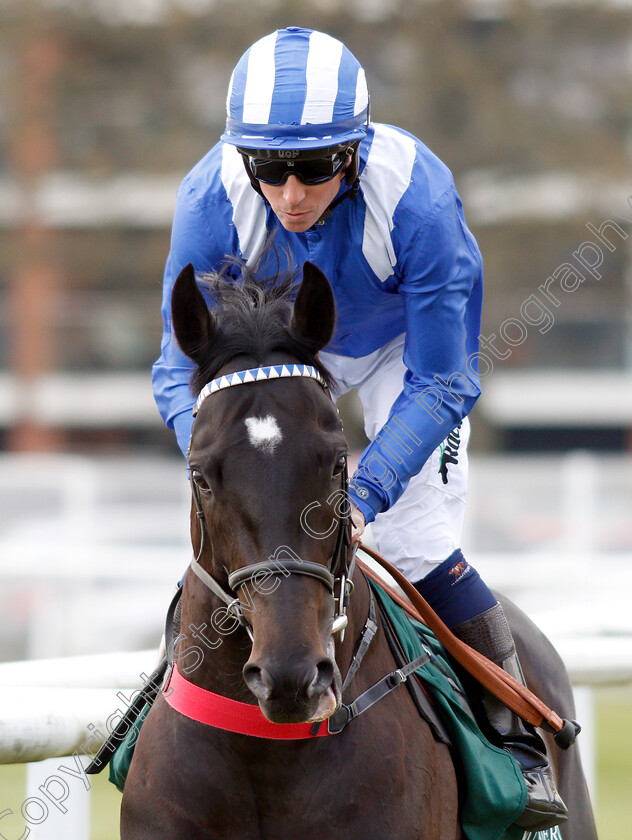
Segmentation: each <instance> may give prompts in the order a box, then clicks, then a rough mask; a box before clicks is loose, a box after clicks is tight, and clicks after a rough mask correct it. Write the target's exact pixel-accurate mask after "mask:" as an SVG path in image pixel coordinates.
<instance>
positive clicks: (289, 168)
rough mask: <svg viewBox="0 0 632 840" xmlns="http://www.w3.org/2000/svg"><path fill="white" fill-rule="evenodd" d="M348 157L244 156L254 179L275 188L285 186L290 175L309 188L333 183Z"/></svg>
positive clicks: (342, 155)
mask: <svg viewBox="0 0 632 840" xmlns="http://www.w3.org/2000/svg"><path fill="white" fill-rule="evenodd" d="M347 157H348V153H347V152H346V151H344V152H336V153H335V154H332V155H327V156H325V157H318V158H312V159H311V160H310V159H307V160H305V159H301V158H294V159H293V160H287V159H282V160H269V159H268V158H257V157H250V155H244V159H245V161H246V163H247V166H248V168H249V169H250V172H251V173H252V176H253V178H256V179H257V181H263V183H264V184H270V186H273V187H278V186H280V185H281V184H284V183H285V182H286V181H287V179H288V178H289V177H290V175H296V177H297V178H298V179H299V180H301V181H302V182H303V183H304V184H307V185H308V186H314V185H315V184H324V183H325V182H326V181H331V179H332V178H335V176H336V175H337V174H338V173H339V172H341V171H342V169H343V167H344V165H345V163H346V160H347Z"/></svg>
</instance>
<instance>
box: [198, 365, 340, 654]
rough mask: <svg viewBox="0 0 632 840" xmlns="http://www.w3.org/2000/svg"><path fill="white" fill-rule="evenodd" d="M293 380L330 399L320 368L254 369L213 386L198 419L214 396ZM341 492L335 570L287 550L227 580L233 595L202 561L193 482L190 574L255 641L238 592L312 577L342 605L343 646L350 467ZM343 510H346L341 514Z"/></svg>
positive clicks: (336, 623) (335, 628)
mask: <svg viewBox="0 0 632 840" xmlns="http://www.w3.org/2000/svg"><path fill="white" fill-rule="evenodd" d="M289 377H301V378H307V379H315V380H316V381H317V382H318V383H319V384H320V385H321V386H322V388H323V390H324V391H325V393H326V394H327V395H328V396H330V394H329V391H328V389H327V385H326V383H325V381H324V380H323V378H322V376H321V375H320V373H319V372H318V370H317V368H315V367H314V366H313V365H303V364H285V365H266V366H264V367H258V368H249V369H248V370H239V371H235V372H234V373H229V374H226V375H225V376H221V377H218V378H217V379H213V380H212V381H211V382H209V383H208V384H207V385H205V387H204V388H203V389H202V391H201V392H200V395H199V397H198V399H197V403H196V405H195V409H194V411H193V416H194V417H196V416H197V414H198V411H199V409H200V406H201V405H202V403H203V402H204V400H205V399H207V398H208V397H209V396H210V395H211V394H215V393H217V392H218V391H220V390H224V389H225V388H230V387H233V386H235V385H246V384H248V383H251V382H261V381H263V380H269V379H284V378H289ZM340 475H341V478H340V480H341V491H342V493H343V499H344V502H343V504H342V505H339V506H337V512H338V515H339V519H338V532H337V535H336V544H335V547H334V551H333V554H332V557H331V563H330V568H329V569H328V568H326V567H325V566H322V565H321V564H320V563H314V562H312V561H309V560H302V559H301V558H300V557H298V555H296V554H294V552H292V551H291V550H290V549H287V548H286V547H282V548H283V549H285V553H289V554H291V555H292V556H291V557H290V558H285V557H278V556H277V554H279V553H281V552H280V551H279V552H275V555H274V556H272V557H270V558H269V559H268V560H263V561H261V562H259V563H253V564H251V565H249V566H245V567H244V568H242V569H237V570H236V571H234V572H231V573H229V574H228V587H229V589H230V592H229V591H227V590H226V589H224V587H223V586H222V585H221V584H220V583H218V581H217V580H216V579H215V578H214V577H213V576H212V575H211V574H209V572H207V571H206V569H204V568H203V567H202V565H201V564H200V558H201V557H202V553H203V551H204V544H205V537H206V535H207V527H206V520H205V515H204V510H203V507H202V500H201V498H200V489H199V487H198V486H197V484H196V482H195V480H194V479H193V478H191V488H192V494H193V500H194V502H195V508H196V516H197V519H198V521H199V523H200V545H199V549H198V553H197V557H195V558H194V559H193V560H191V570H192V571H193V572H194V574H195V575H197V577H198V578H199V579H200V580H201V581H202V583H204V584H205V586H207V588H208V589H210V590H211V591H212V592H213V593H214V594H215V595H216V596H217V597H218V598H220V600H222V601H223V602H224V603H225V604H226V606H227V611H228V612H229V613H230V614H231V615H233V616H234V617H235V619H236V620H237V621H238V622H239V624H240V625H241V626H242V627H244V628H245V630H246V632H247V633H248V635H249V636H250V639H251V640H252V638H253V635H252V628H251V625H250V622H249V621H248V619H247V617H246V615H245V614H244V610H243V607H242V603H241V601H240V598H239V594H238V590H239V589H240V588H241V587H243V586H247V585H248V584H251V583H252V582H253V581H255V580H257V579H260V577H262V576H263V577H267V576H268V575H283V576H286V577H287V576H288V575H305V576H307V577H311V578H315V579H316V580H318V581H319V582H320V583H322V584H323V586H325V587H326V588H327V590H328V591H329V593H330V594H331V596H332V597H333V598H334V600H335V601H336V602H337V611H336V615H335V616H334V619H333V623H332V628H331V633H332V635H334V634H336V633H338V634H339V639H340V641H341V642H342V640H343V639H344V631H345V628H346V626H347V623H348V618H347V606H348V603H349V597H350V595H351V592H352V591H353V582H352V580H351V577H352V575H353V569H354V566H355V551H350V550H349V547H350V545H351V539H350V507H349V500H348V496H347V482H348V474H347V464H346V460H345V465H344V468H343V470H342V471H341V474H340ZM340 508H342V509H340ZM336 585H337V588H338V597H337V598H336V597H335V590H336Z"/></svg>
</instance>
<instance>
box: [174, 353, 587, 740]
mask: <svg viewBox="0 0 632 840" xmlns="http://www.w3.org/2000/svg"><path fill="white" fill-rule="evenodd" d="M286 377H302V378H309V379H315V380H316V381H317V382H319V384H320V385H321V386H322V387H323V389H324V390H325V393H327V394H328V390H327V386H326V384H325V382H324V381H323V379H322V377H321V376H320V374H319V373H318V370H317V369H316V368H315V367H314V366H311V365H303V364H287V365H270V366H266V367H259V368H251V369H248V370H242V371H236V372H235V373H232V374H227V375H225V376H222V377H219V378H217V379H214V380H212V381H211V382H209V383H208V385H206V386H205V387H204V389H203V390H202V391H201V392H200V395H199V397H198V400H197V404H196V406H195V409H194V412H193V413H194V416H196V415H197V413H198V411H199V408H200V406H201V404H202V403H203V402H204V400H205V399H206V398H207V397H208V396H210V395H211V394H214V393H216V392H217V391H219V390H223V389H224V388H229V387H232V386H235V385H243V384H247V383H249V382H259V381H262V380H266V379H277V378H286ZM347 480H348V476H347V466H346V462H345V467H344V469H343V471H342V473H341V489H342V491H343V493H344V496H345V501H346V504H345V505H344V509H343V511H342V512H341V513H340V518H339V522H338V534H337V537H336V545H335V548H334V552H333V555H332V559H331V563H330V567H331V571H330V570H329V569H327V568H326V567H325V566H322V565H320V564H319V563H313V562H311V561H303V560H301V559H300V558H299V557H298V556H296V555H295V556H294V557H293V558H291V559H287V558H279V557H277V556H276V553H275V556H274V557H271V558H269V559H268V560H267V561H262V562H260V563H254V564H252V565H250V566H246V567H244V568H242V569H237V570H236V571H234V572H231V573H229V574H228V586H229V588H230V590H231V591H230V592H228V591H226V590H225V589H224V588H223V587H222V586H221V585H220V584H219V583H218V582H217V581H216V580H215V578H214V577H213V576H212V575H211V574H209V573H208V572H207V571H206V569H204V568H203V567H202V566H201V564H200V562H199V561H200V558H201V556H202V553H203V550H204V540H205V535H206V531H207V528H206V523H205V516H204V510H203V508H202V503H201V499H200V490H199V487H198V486H197V484H196V482H195V480H194V479H193V478H192V479H191V486H192V492H193V499H194V501H195V506H196V516H197V518H198V521H199V524H200V546H199V550H198V554H197V557H196V558H194V559H193V560H191V570H192V571H193V572H194V573H195V574H196V575H197V577H198V578H199V579H200V580H201V581H202V582H203V583H204V584H205V585H206V586H207V587H208V588H209V589H210V590H211V591H212V592H213V593H214V594H215V595H217V596H218V597H219V598H220V599H221V600H222V601H223V602H224V603H225V604H226V606H227V610H228V612H229V613H230V614H232V615H233V616H234V617H235V618H236V619H237V621H238V622H239V624H240V625H242V626H243V627H244V628H245V629H246V632H247V633H248V634H249V636H250V639H251V640H252V639H253V634H252V628H251V626H250V623H249V622H248V620H247V618H246V616H245V614H244V610H243V606H242V603H241V601H240V598H239V594H238V590H239V589H240V588H241V587H242V586H244V585H246V584H248V583H251V582H253V581H254V580H255V579H256V578H257V576H259V575H263V576H267V575H275V574H281V575H284V576H288V575H291V574H299V575H307V576H309V577H313V578H315V579H316V580H318V581H320V583H322V584H323V585H324V586H325V587H326V588H327V589H328V590H329V592H330V593H331V595H332V597H334V600H335V601H336V602H337V604H338V607H337V612H336V615H335V617H334V619H333V623H332V629H331V634H332V636H333V635H334V634H336V633H337V634H338V635H339V638H340V641H342V640H343V638H344V631H345V628H346V626H347V624H348V618H347V614H346V610H347V606H348V603H349V596H350V594H351V592H352V591H353V582H352V580H351V576H352V575H353V571H354V568H355V553H356V550H357V548H358V544H356V545H355V546H354V547H353V550H351V551H350V550H349V548H350V544H351V540H350V505H349V502H348V496H347ZM362 548H363V550H364V551H366V552H367V553H368V554H369V555H370V556H371V557H373V559H374V560H376V561H377V562H378V563H379V564H380V565H381V566H382V567H383V568H384V569H385V570H386V571H387V572H389V573H390V574H391V576H392V577H393V578H394V579H395V581H396V582H397V583H398V584H399V586H400V587H401V589H402V590H403V592H404V594H405V595H406V596H407V598H408V603H406V601H405V599H402V598H401V596H398V594H397V593H396V592H394V591H393V590H390V588H389V587H388V586H386V587H385V588H386V589H387V590H390V591H389V594H391V597H394V599H395V600H396V601H398V603H400V605H401V606H403V607H404V608H405V609H406V611H407V612H408V613H409V614H410V615H411V616H412V617H414V618H416V619H418V620H420V621H422V622H423V623H425V624H427V625H428V627H430V629H431V630H433V631H434V632H435V634H436V636H437V637H438V639H439V640H440V641H441V642H442V643H443V645H444V646H445V648H446V649H447V650H448V652H449V653H451V654H452V655H453V656H454V658H455V659H456V660H457V661H458V662H459V663H460V664H461V665H462V666H463V667H465V668H466V670H468V671H469V673H471V674H472V675H473V676H474V677H475V678H476V679H477V680H478V681H479V682H480V683H481V684H482V685H484V686H485V687H486V688H487V689H488V690H489V691H491V692H492V693H493V694H494V695H495V696H496V697H498V698H499V699H501V700H502V701H503V702H504V703H505V704H506V705H507V706H508V707H509V708H511V709H512V710H513V711H515V712H516V713H517V714H519V715H520V717H522V718H523V719H524V720H526V721H528V722H530V723H532V724H533V725H535V726H541V727H542V728H544V729H547V730H548V731H549V732H552V733H553V734H554V738H555V740H556V742H557V744H558V746H560V747H562V748H563V749H566V748H567V747H568V746H570V744H572V743H573V742H574V740H575V737H576V735H577V733H578V731H579V725H578V724H577V723H576V722H575V721H568V720H565V719H563V718H561V717H560V716H559V715H558V714H557V713H556V712H554V711H552V710H551V709H549V708H548V707H547V706H546V705H545V704H544V703H543V702H542V701H541V700H540V699H539V698H538V697H536V696H535V695H534V694H532V692H531V691H529V689H528V688H526V686H523V685H521V684H520V683H518V682H517V681H516V680H514V679H513V678H512V677H511V676H509V675H508V674H506V672H505V671H503V670H502V669H501V668H499V667H498V666H497V665H495V664H494V663H493V662H491V661H490V660H489V659H487V658H486V657H484V656H483V655H482V654H479V653H478V652H477V651H475V650H474V649H473V648H470V647H469V646H468V645H466V644H465V643H464V642H461V641H460V640H459V639H457V638H456V637H455V636H454V635H453V634H452V632H451V631H450V630H449V629H448V628H447V627H446V625H445V624H444V623H443V622H442V621H441V620H440V619H439V617H438V616H437V615H436V613H435V612H434V611H433V610H432V609H431V608H430V606H429V605H428V604H427V602H426V601H425V600H424V599H423V598H422V597H421V595H420V594H419V593H418V592H417V590H416V589H415V588H414V587H413V586H412V584H411V583H410V582H409V581H408V580H406V578H405V577H404V576H403V575H402V574H401V573H400V572H399V571H398V570H397V569H396V568H395V567H394V566H392V565H391V564H390V563H388V561H386V560H385V559H384V558H383V557H381V556H380V555H379V554H377V552H373V551H371V550H370V549H368V548H367V547H366V546H364V545H363V546H362ZM277 553H278V552H277ZM361 565H362V571H363V572H364V573H365V574H366V575H367V576H368V577H370V578H373V579H374V580H376V581H378V582H379V584H380V585H381V586H382V587H383V588H384V581H382V580H381V579H378V578H376V577H375V573H374V572H372V571H371V569H369V568H368V567H366V566H365V565H364V564H361ZM336 582H337V583H338V587H339V588H338V593H339V594H338V598H335V595H334V591H335V585H336ZM369 594H370V607H369V616H368V618H367V620H366V623H365V626H364V629H363V632H362V634H361V637H360V640H359V643H358V650H357V653H356V655H355V657H354V659H353V660H352V662H351V665H350V668H349V671H348V673H347V676H346V678H345V681H344V684H343V686H342V689H343V691H344V689H345V688H346V687H347V686H348V684H349V683H350V681H351V679H352V678H353V676H354V675H355V673H356V672H357V670H358V668H359V666H360V663H361V661H362V658H363V656H364V654H365V653H366V651H367V649H368V647H369V645H370V643H371V640H372V639H373V636H374V635H375V633H376V630H377V622H376V617H375V605H374V601H373V594H372V592H371V589H370V587H369ZM174 600H175V599H174ZM170 611H171V610H170ZM168 623H169V622H168ZM168 636H169V637H170V636H172V633H171V628H170V627H168ZM170 647H171V650H170ZM423 647H424V653H423V654H422V656H420V657H418V658H417V659H415V660H414V661H413V662H408V663H407V664H406V665H404V666H402V667H401V668H398V669H396V670H395V671H393V672H391V673H390V674H387V675H386V676H385V677H383V678H382V679H381V680H379V681H378V682H377V683H376V684H375V685H373V686H372V687H371V688H369V689H367V690H366V691H365V692H364V693H363V694H362V695H360V697H358V698H357V699H356V700H355V701H354V702H353V703H352V704H351V705H349V706H347V705H344V704H342V705H341V707H340V708H339V709H338V710H337V711H336V712H335V713H334V714H333V715H332V716H331V717H330V718H329V719H328V720H327V721H326V724H327V726H326V731H324V730H323V728H322V727H321V723H322V722H318V723H316V724H314V725H313V726H312V725H310V724H301V725H299V728H298V729H297V734H296V735H289V734H286V735H282V734H278V735H274V734H271V732H274V731H279V730H276V729H275V727H280V730H284V729H285V727H286V726H287V725H286V724H272V723H271V722H270V721H267V720H266V719H265V718H264V717H263V713H261V712H260V710H259V712H258V713H257V712H256V711H255V712H253V711H252V710H253V708H255V709H256V708H257V707H253V706H252V705H251V704H246V703H238V702H237V701H233V700H229V699H228V698H221V697H220V696H219V695H215V694H213V693H212V692H208V691H205V690H204V689H201V688H199V687H198V686H195V685H194V684H193V683H190V682H188V681H187V680H185V679H184V678H183V677H182V676H181V675H180V674H179V673H178V672H177V668H176V667H175V664H174V662H173V645H169V644H168V645H167V655H168V657H169V660H170V662H169V665H170V667H169V668H168V676H167V679H166V681H165V685H164V686H163V693H164V696H165V699H166V700H167V702H168V703H170V705H172V706H173V707H174V708H176V709H177V710H178V711H180V712H181V713H182V714H185V715H187V714H188V715H189V716H192V715H191V714H189V712H188V711H186V707H187V703H188V704H189V705H188V708H189V710H190V709H191V708H192V707H196V708H200V709H202V711H201V712H200V714H199V715H198V716H197V717H195V719H196V720H200V721H202V722H206V723H210V724H211V725H214V726H217V725H219V724H218V723H216V722H211V720H210V719H206V720H205V719H204V718H205V712H204V708H203V707H204V706H205V705H207V704H208V703H210V704H211V705H212V704H213V703H215V705H216V706H217V703H220V702H223V703H224V704H225V705H229V706H230V709H232V712H229V711H227V712H226V716H225V717H224V718H223V721H224V724H223V725H222V728H227V729H229V730H231V731H237V732H243V733H244V734H253V735H258V736H259V737H268V738H276V737H278V738H284V737H293V738H294V737H295V738H305V737H310V736H311V737H313V736H317V735H323V734H336V733H338V732H341V731H342V729H343V728H344V727H345V726H346V725H347V724H348V723H349V722H350V721H351V720H353V719H354V718H355V717H357V715H359V714H362V712H364V711H366V710H367V709H368V708H370V707H371V706H372V705H374V704H375V703H376V702H378V701H379V700H380V699H382V697H385V696H386V694H388V693H389V692H390V691H392V690H393V689H395V688H397V686H399V685H401V684H402V683H403V682H405V681H406V680H407V679H408V678H409V677H410V676H411V675H412V674H413V673H414V672H415V671H416V670H417V669H418V668H420V667H421V666H422V665H424V664H426V663H427V662H429V661H431V660H433V659H434V655H433V654H432V652H431V651H429V649H428V648H427V647H425V646H423ZM174 672H175V675H176V679H177V681H178V684H179V685H180V688H181V696H182V697H184V696H185V695H186V693H187V692H188V693H189V700H188V701H187V702H184V701H183V703H182V704H181V705H180V707H178V703H177V701H175V700H174V699H173V698H171V699H170V694H169V690H168V689H169V686H170V683H171V681H172V677H173V675H174ZM171 689H173V686H171ZM253 714H254V716H255V718H258V717H260V718H261V721H260V727H259V729H258V730H257V726H255V727H254V730H255V731H250V730H246V729H244V728H243V727H241V724H240V725H239V727H238V728H232V729H231V726H230V725H226V719H227V718H228V719H230V718H231V717H232V718H239V717H243V716H245V717H248V716H249V717H250V718H252V716H253ZM213 720H215V719H213ZM240 727H241V728H240ZM270 727H272V729H270ZM305 727H307V729H306V728H305ZM321 730H322V731H321ZM285 732H286V733H289V730H287V729H285Z"/></svg>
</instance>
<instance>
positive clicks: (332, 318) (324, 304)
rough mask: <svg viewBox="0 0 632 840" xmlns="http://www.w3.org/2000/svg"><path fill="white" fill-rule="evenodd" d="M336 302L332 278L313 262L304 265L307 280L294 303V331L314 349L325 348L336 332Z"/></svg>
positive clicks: (302, 283) (305, 279)
mask: <svg viewBox="0 0 632 840" xmlns="http://www.w3.org/2000/svg"><path fill="white" fill-rule="evenodd" d="M335 326H336V304H335V302H334V293H333V291H332V289H331V286H330V285H329V280H327V278H326V277H325V275H324V274H323V272H322V271H321V270H320V268H318V267H317V266H315V265H314V264H313V263H311V262H306V263H305V265H304V266H303V280H302V282H301V285H300V286H299V289H298V293H297V295H296V302H295V303H294V314H293V315H292V324H291V331H292V333H293V334H294V336H295V337H296V338H297V339H298V340H299V341H303V342H305V343H306V344H308V345H309V348H310V350H312V351H314V352H318V351H319V350H322V348H323V347H325V346H326V345H327V344H329V342H330V341H331V338H332V336H333V334H334V328H335Z"/></svg>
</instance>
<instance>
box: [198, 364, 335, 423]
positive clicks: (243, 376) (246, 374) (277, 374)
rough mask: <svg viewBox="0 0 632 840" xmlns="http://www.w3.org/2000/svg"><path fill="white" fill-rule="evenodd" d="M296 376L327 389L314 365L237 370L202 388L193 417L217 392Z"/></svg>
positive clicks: (269, 366) (273, 366) (268, 366)
mask: <svg viewBox="0 0 632 840" xmlns="http://www.w3.org/2000/svg"><path fill="white" fill-rule="evenodd" d="M294 376H297V377H302V378H304V379H315V380H316V381H317V382H318V383H320V385H322V386H323V388H326V387H327V386H326V383H325V380H324V379H323V378H322V376H321V375H320V373H319V372H318V370H317V369H316V368H315V367H314V366H313V365H295V364H287V365H266V366H265V367H258V368H249V369H248V370H237V371H235V372H234V373H227V374H225V375H224V376H220V377H218V378H217V379H212V380H211V381H210V382H209V383H208V384H207V385H205V386H204V388H202V390H201V391H200V394H199V396H198V398H197V402H196V404H195V408H194V409H193V416H194V417H195V416H196V415H197V413H198V411H199V410H200V406H201V405H202V403H203V402H204V400H205V399H206V398H207V397H208V396H210V394H214V393H215V392H216V391H222V390H223V389H224V388H231V387H232V386H233V385H247V384H248V383H249V382H261V381H262V380H264V379H286V378H288V377H294Z"/></svg>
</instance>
